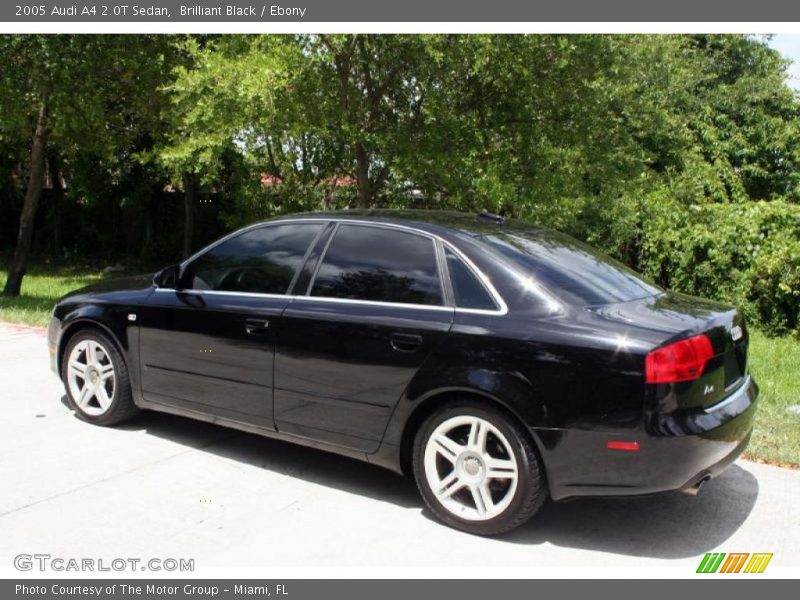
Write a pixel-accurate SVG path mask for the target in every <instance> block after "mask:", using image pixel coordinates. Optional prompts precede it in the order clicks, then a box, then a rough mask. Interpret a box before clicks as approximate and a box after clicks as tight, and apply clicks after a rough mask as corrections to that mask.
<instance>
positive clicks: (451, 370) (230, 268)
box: [48, 211, 758, 534]
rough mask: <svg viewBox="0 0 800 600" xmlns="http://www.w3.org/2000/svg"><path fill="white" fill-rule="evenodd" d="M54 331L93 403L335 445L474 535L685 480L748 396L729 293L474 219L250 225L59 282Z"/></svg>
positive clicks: (735, 436) (69, 385)
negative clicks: (691, 289)
mask: <svg viewBox="0 0 800 600" xmlns="http://www.w3.org/2000/svg"><path fill="white" fill-rule="evenodd" d="M48 338H49V344H50V355H51V359H52V366H53V369H54V370H55V372H56V373H58V374H59V376H60V377H61V379H62V380H63V382H64V385H65V387H66V390H67V396H68V397H69V401H70V403H71V405H72V407H73V408H74V410H75V412H76V414H77V415H79V416H80V417H81V418H83V419H85V420H86V421H89V422H92V423H97V424H100V425H112V424H115V423H119V422H121V421H123V420H125V419H128V418H130V417H132V416H134V415H135V414H136V413H137V412H138V411H139V410H140V409H150V410H156V411H164V412H169V413H175V414H179V415H185V416H188V417H193V418H196V419H201V420H205V421H213V422H214V423H220V424H223V425H227V426H230V427H235V428H237V429H242V430H245V431H249V432H254V433H259V434H262V435H266V436H270V437H276V438H280V439H285V440H291V441H294V442H297V443H300V444H306V445H311V446H314V447H317V448H320V449H324V450H329V451H332V452H338V453H341V454H344V455H347V456H351V457H355V458H358V459H361V460H365V461H368V462H370V463H374V464H377V465H381V466H383V467H388V468H390V469H393V470H395V471H398V472H400V473H405V474H407V475H409V476H413V477H414V478H415V479H416V482H417V484H418V486H419V489H420V492H421V494H422V496H423V498H424V500H425V502H426V503H427V504H428V506H429V507H430V509H431V510H432V511H433V512H434V513H435V514H436V515H438V517H439V518H441V519H442V520H443V521H445V522H446V523H448V524H450V525H452V526H454V527H457V528H460V529H463V530H465V531H469V532H473V533H479V534H497V533H500V532H504V531H507V530H510V529H512V528H514V527H516V526H518V525H520V524H522V523H524V522H525V521H526V520H527V519H529V518H530V517H531V515H533V514H534V513H535V512H536V511H537V509H538V508H539V507H540V506H541V505H542V502H543V501H544V500H545V498H546V497H547V496H548V495H549V496H550V497H552V498H553V499H554V500H563V499H566V498H572V497H576V496H587V495H605V496H618V495H638V494H651V493H655V492H662V491H668V490H683V491H687V492H690V493H696V492H697V490H698V489H699V487H700V485H701V484H702V483H704V482H705V481H706V480H708V479H709V478H711V477H713V476H715V475H717V474H718V473H719V472H720V471H721V470H722V469H724V468H725V467H726V466H727V465H729V464H730V463H731V462H732V461H733V460H734V459H735V458H736V457H737V456H738V455H739V454H740V453H741V452H742V450H743V449H744V448H745V446H746V445H747V442H748V440H749V437H750V433H751V431H752V427H753V425H752V424H753V414H754V411H755V404H756V397H757V394H758V391H757V387H756V385H755V383H754V381H753V380H752V378H751V377H750V375H749V374H748V369H747V344H748V334H747V329H746V327H745V323H744V320H743V318H742V315H741V314H740V313H739V311H737V310H736V309H735V308H732V307H730V306H726V305H722V304H719V303H716V302H710V301H707V300H702V299H699V298H693V297H689V296H685V295H681V294H676V293H669V292H664V291H662V290H661V289H659V288H657V287H656V286H654V285H652V284H650V283H648V282H647V281H645V280H644V279H642V278H641V277H640V276H639V275H637V274H636V273H634V272H633V271H631V270H630V269H628V268H627V267H625V266H623V265H621V264H619V263H617V262H615V261H613V260H611V259H609V258H607V257H605V256H603V255H601V254H599V253H598V252H597V251H595V250H593V249H592V248H591V247H589V246H587V245H585V244H583V243H581V242H578V241H576V240H574V239H572V238H570V237H568V236H565V235H562V234H560V233H556V232H554V231H550V230H547V229H541V228H535V227H532V226H529V225H525V224H522V223H514V222H512V221H506V220H504V219H502V218H500V217H497V216H495V215H490V214H482V215H478V216H474V215H472V216H471V215H465V214H459V213H440V212H429V211H403V212H399V211H347V212H333V213H316V214H305V215H296V216H290V217H283V218H279V219H274V220H271V221H266V222H263V223H258V224H256V225H252V226H250V227H246V228H244V229H241V230H239V231H236V232H234V233H232V234H230V235H228V236H226V237H224V238H222V239H221V240H219V241H217V242H215V243H213V244H211V245H210V246H208V247H206V248H204V249H203V250H201V251H200V252H198V253H197V254H195V255H194V256H192V257H191V258H189V259H187V260H186V261H184V262H183V263H181V264H180V265H175V266H171V267H167V268H166V269H164V270H162V271H160V272H159V273H157V274H156V275H155V277H150V276H148V277H138V278H131V279H126V280H119V281H114V282H107V283H104V284H101V285H98V286H94V287H90V288H86V289H83V290H80V291H78V292H75V293H73V294H71V295H69V296H67V297H65V298H63V299H62V300H61V301H59V302H58V304H57V305H56V307H55V309H54V312H53V318H52V321H51V323H50V327H49V333H48Z"/></svg>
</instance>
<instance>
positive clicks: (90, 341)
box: [61, 329, 138, 425]
mask: <svg viewBox="0 0 800 600" xmlns="http://www.w3.org/2000/svg"><path fill="white" fill-rule="evenodd" d="M61 378H62V380H63V381H64V387H65V388H66V391H67V398H69V402H70V405H71V406H72V408H73V409H74V410H75V412H76V414H77V415H78V416H79V417H81V418H82V419H84V420H85V421H89V422H92V423H97V424H98V425H115V424H117V423H121V422H123V421H126V420H128V419H130V418H131V417H133V416H134V415H136V414H137V413H138V409H137V407H136V405H135V404H134V402H133V397H132V395H131V386H130V379H129V377H128V368H127V366H126V365H125V359H124V358H123V357H122V355H121V354H120V352H119V351H118V350H117V347H116V346H115V344H114V342H113V341H112V340H111V339H110V338H109V336H108V335H106V334H105V333H103V332H101V331H100V330H96V329H84V330H82V331H80V332H78V333H77V334H75V336H73V337H72V338H71V339H70V340H69V343H68V344H67V347H66V349H65V351H64V360H63V362H62V365H61Z"/></svg>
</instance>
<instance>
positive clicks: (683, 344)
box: [645, 334, 714, 383]
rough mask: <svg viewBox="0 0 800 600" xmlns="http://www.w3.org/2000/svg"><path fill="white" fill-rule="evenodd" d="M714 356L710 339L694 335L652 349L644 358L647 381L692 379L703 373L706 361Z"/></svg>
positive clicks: (671, 381) (667, 381)
mask: <svg viewBox="0 0 800 600" xmlns="http://www.w3.org/2000/svg"><path fill="white" fill-rule="evenodd" d="M713 357H714V349H713V348H712V347H711V340H710V339H708V337H706V336H705V335H703V334H701V335H695V336H692V337H690V338H686V339H685V340H681V341H679V342H675V343H674V344H670V345H669V346H664V347H663V348H658V349H656V350H653V351H652V352H651V353H650V354H648V355H647V357H646V358H645V381H646V382H647V383H675V382H678V381H692V380H693V379H697V378H699V377H700V376H701V375H702V374H703V369H704V368H705V366H706V362H707V361H708V360H709V359H711V358H713Z"/></svg>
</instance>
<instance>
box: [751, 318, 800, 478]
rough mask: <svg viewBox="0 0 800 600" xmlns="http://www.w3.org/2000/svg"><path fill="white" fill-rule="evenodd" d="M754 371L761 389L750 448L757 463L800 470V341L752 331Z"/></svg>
mask: <svg viewBox="0 0 800 600" xmlns="http://www.w3.org/2000/svg"><path fill="white" fill-rule="evenodd" d="M750 372H751V373H752V374H753V377H754V378H755V380H756V382H757V383H758V385H759V387H760V388H761V396H760V397H759V407H758V411H757V412H756V426H755V431H754V432H753V437H752V439H751V441H750V445H749V447H748V449H747V457H748V458H751V459H753V460H758V461H763V462H769V463H774V464H778V465H782V466H791V467H794V468H800V414H798V413H797V412H792V411H790V410H789V407H791V406H793V407H795V410H800V340H798V339H797V338H794V337H782V338H770V337H767V336H765V335H764V334H763V333H760V332H758V331H753V330H751V332H750Z"/></svg>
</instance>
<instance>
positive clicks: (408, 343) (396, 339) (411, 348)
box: [389, 333, 422, 352]
mask: <svg viewBox="0 0 800 600" xmlns="http://www.w3.org/2000/svg"><path fill="white" fill-rule="evenodd" d="M389 343H390V344H391V345H392V348H393V349H395V350H397V351H398V352H415V351H416V350H417V349H418V348H419V347H420V346H421V345H422V336H421V335H417V334H415V333H393V334H392V335H391V337H390V338H389Z"/></svg>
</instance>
